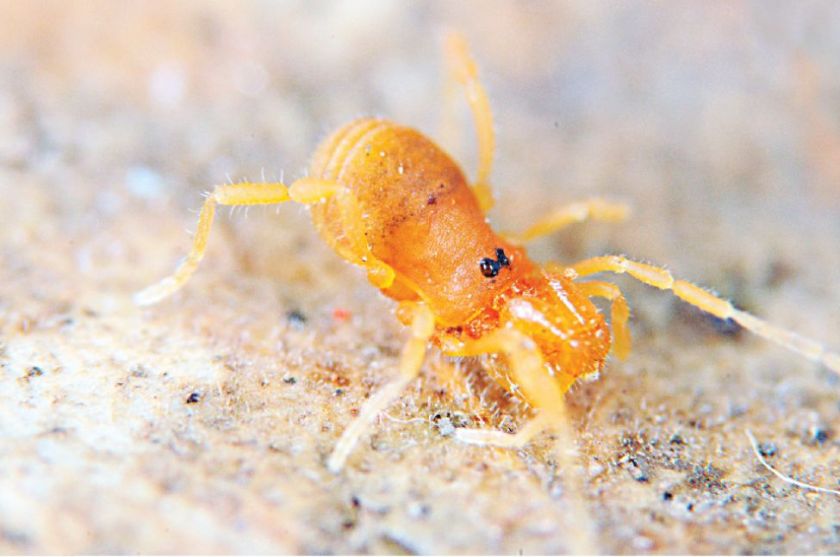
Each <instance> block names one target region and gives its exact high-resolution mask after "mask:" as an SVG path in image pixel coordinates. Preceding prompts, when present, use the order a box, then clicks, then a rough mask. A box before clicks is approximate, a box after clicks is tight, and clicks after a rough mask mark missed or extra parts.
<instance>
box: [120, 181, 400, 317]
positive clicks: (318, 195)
mask: <svg viewBox="0 0 840 557" xmlns="http://www.w3.org/2000/svg"><path fill="white" fill-rule="evenodd" d="M330 198H335V200H336V202H337V203H339V207H340V208H341V211H342V215H343V217H344V221H345V222H346V223H348V224H347V228H348V230H346V231H345V232H346V235H347V236H348V237H351V238H353V239H354V242H355V244H354V247H356V248H357V250H356V251H358V252H359V254H360V255H356V256H355V258H350V259H351V260H352V261H353V262H354V263H356V264H358V265H360V266H362V267H365V268H367V271H368V277H369V278H370V280H371V282H373V283H374V284H375V285H376V286H377V287H379V288H387V287H388V286H390V285H391V284H392V283H393V282H394V270H393V269H392V268H391V267H390V266H388V265H387V264H385V263H383V262H382V261H380V260H379V259H377V258H376V257H374V256H373V254H372V253H370V246H369V245H368V244H367V241H366V240H365V238H364V230H363V224H362V223H363V220H362V217H361V214H360V211H359V210H358V206H357V204H356V203H355V198H353V196H352V194H351V193H350V192H349V191H348V190H347V189H346V188H345V187H343V186H341V185H339V184H337V183H335V182H331V181H327V180H319V179H316V178H301V179H300V180H296V181H295V182H293V183H292V184H291V186H288V187H287V186H286V185H285V184H282V183H280V182H271V183H254V182H240V183H237V184H226V185H222V186H216V187H215V188H213V191H212V192H210V193H209V194H208V195H207V199H205V201H204V205H203V206H202V207H201V213H200V214H199V217H198V226H197V228H196V232H195V237H194V238H193V245H192V248H191V249H190V252H189V254H188V255H187V257H186V258H185V259H184V261H183V262H181V264H179V265H178V267H177V268H176V269H175V272H174V273H173V274H172V275H170V276H168V277H166V278H164V279H163V280H161V281H159V282H157V283H155V284H153V285H151V286H149V287H147V288H145V289H143V290H141V291H140V292H137V293H136V294H135V295H134V303H136V304H137V305H141V306H146V305H152V304H156V303H157V302H159V301H161V300H162V299H164V298H166V297H167V296H170V295H171V294H173V293H174V292H176V291H177V290H178V289H180V288H181V287H182V286H184V284H186V282H187V281H188V280H189V279H190V277H191V276H192V275H193V273H194V272H195V270H196V269H197V268H198V264H199V263H200V262H201V260H202V259H203V258H204V253H205V251H206V249H207V241H208V239H209V237H210V229H211V227H212V224H213V217H214V216H215V214H216V206H217V205H228V206H243V205H275V204H278V203H283V202H286V201H295V202H297V203H301V204H304V205H312V204H315V203H320V202H322V201H326V200H327V199H330Z"/></svg>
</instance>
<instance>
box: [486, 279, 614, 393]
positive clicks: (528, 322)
mask: <svg viewBox="0 0 840 557" xmlns="http://www.w3.org/2000/svg"><path fill="white" fill-rule="evenodd" d="M502 319H503V320H504V321H509V322H511V323H513V326H514V327H516V328H517V329H519V330H520V331H522V332H523V333H525V334H526V335H528V336H529V337H530V338H532V339H533V340H534V342H536V344H537V346H538V347H539V349H540V352H541V354H542V356H543V359H544V360H545V363H546V365H547V366H548V368H549V371H550V372H551V373H553V374H554V375H556V376H557V377H558V378H560V379H561V380H563V379H565V382H566V383H567V385H571V384H572V383H573V382H574V381H575V380H577V379H578V378H579V377H582V376H587V375H591V374H594V373H597V372H599V371H600V370H601V368H602V367H603V365H604V361H605V359H606V357H607V354H608V353H609V350H610V331H609V328H608V327H607V324H606V322H605V321H604V318H603V316H602V315H601V314H600V312H599V311H598V308H597V307H595V305H594V304H593V303H592V302H591V301H590V300H589V298H587V297H586V296H585V295H584V294H583V293H581V292H580V290H579V289H578V288H577V287H576V286H575V285H574V283H572V281H571V280H570V279H568V278H565V277H562V276H548V275H546V274H542V273H541V274H540V276H539V277H535V280H533V283H531V284H529V285H528V287H527V288H524V289H522V290H521V292H518V293H517V294H516V295H515V296H512V297H511V298H509V300H508V302H507V304H506V307H505V309H504V313H503V316H502Z"/></svg>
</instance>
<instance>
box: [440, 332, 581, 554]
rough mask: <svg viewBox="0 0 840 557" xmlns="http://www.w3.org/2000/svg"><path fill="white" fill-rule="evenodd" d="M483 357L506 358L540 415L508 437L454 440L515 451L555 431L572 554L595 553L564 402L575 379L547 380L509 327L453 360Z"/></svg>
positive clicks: (536, 355) (483, 434) (485, 434)
mask: <svg viewBox="0 0 840 557" xmlns="http://www.w3.org/2000/svg"><path fill="white" fill-rule="evenodd" d="M487 352H491V353H496V352H502V353H504V354H505V355H506V356H507V359H508V362H509V365H510V368H511V372H512V376H513V380H514V381H515V383H516V385H515V388H516V389H517V390H518V389H521V390H522V392H523V393H524V394H525V396H526V398H527V399H528V400H529V401H530V402H531V404H532V405H533V406H534V407H535V408H536V409H537V410H538V411H539V414H537V416H536V417H535V418H533V419H532V420H531V421H530V422H528V423H526V424H525V425H524V426H523V427H522V428H521V429H520V430H519V431H518V432H517V433H515V434H513V435H511V434H509V433H504V432H501V431H494V430H476V429H456V430H455V438H456V439H458V440H459V441H462V442H465V443H471V444H475V445H491V446H496V447H504V448H519V447H523V446H525V445H527V444H528V443H529V442H530V441H531V440H532V439H533V438H534V437H535V436H536V435H538V434H539V433H540V432H542V431H544V430H546V429H553V430H555V431H556V432H557V434H558V435H557V440H556V445H555V447H554V449H555V450H554V453H555V454H556V456H557V460H558V465H559V468H560V469H561V470H562V472H563V473H565V482H564V483H565V485H566V488H567V490H568V494H569V498H568V501H569V503H570V505H571V506H572V512H571V513H570V517H571V520H573V521H575V522H576V524H575V526H576V527H575V528H574V531H575V535H574V536H570V544H571V545H572V550H573V552H574V553H580V554H595V553H597V551H595V546H594V543H593V541H592V533H591V531H590V529H591V524H592V521H591V518H590V516H589V512H588V509H587V507H586V505H585V503H584V501H583V498H582V495H581V487H580V485H579V483H580V481H579V480H578V479H577V478H579V476H576V475H575V472H574V463H575V456H576V453H577V451H576V450H574V447H575V445H576V443H575V438H574V435H573V434H572V429H571V427H570V425H569V418H568V413H567V411H566V401H565V392H566V390H568V388H569V386H570V385H571V384H572V383H573V382H574V379H573V378H565V377H556V376H554V377H552V376H551V375H549V373H548V371H547V370H546V369H545V367H544V366H543V358H542V355H541V354H540V352H539V349H538V348H537V346H536V344H535V343H534V342H533V340H531V338H530V337H528V336H527V335H525V334H524V333H521V332H519V331H518V330H516V329H514V328H512V327H505V328H501V329H497V330H496V331H495V332H493V333H490V334H488V335H485V336H484V337H482V338H480V339H478V340H476V341H474V342H472V343H469V344H467V345H466V346H464V347H463V348H462V349H461V350H459V351H458V352H457V353H456V354H455V355H477V354H482V353H487ZM570 449H572V450H571V451H570Z"/></svg>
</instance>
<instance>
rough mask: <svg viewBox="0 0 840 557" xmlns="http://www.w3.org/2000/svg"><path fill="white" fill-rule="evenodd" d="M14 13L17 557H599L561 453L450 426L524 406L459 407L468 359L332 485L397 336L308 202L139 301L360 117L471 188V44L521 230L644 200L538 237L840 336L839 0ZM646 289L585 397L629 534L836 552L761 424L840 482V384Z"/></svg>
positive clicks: (596, 460)
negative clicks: (245, 199)
mask: <svg viewBox="0 0 840 557" xmlns="http://www.w3.org/2000/svg"><path fill="white" fill-rule="evenodd" d="M0 13H2V14H3V17H2V18H1V19H2V21H0V223H2V224H1V225H0V366H2V367H1V368H0V400H3V401H4V402H3V404H2V407H0V429H2V431H1V432H0V433H2V437H0V488H2V489H0V550H3V551H4V552H34V553H38V552H82V553H94V552H97V553H98V552H103V551H104V552H127V551H140V552H157V551H164V552H176V553H181V552H191V551H207V552H210V551H213V552H216V551H224V552H238V551H245V552H261V551H269V552H396V551H406V552H467V553H469V552H489V553H511V552H516V551H520V550H521V551H525V552H560V551H566V550H568V549H569V545H568V539H569V535H570V534H569V532H568V529H565V530H564V526H563V525H564V524H566V525H568V516H567V515H568V507H567V506H565V505H566V504H567V503H568V502H567V501H566V499H565V496H564V495H563V493H562V490H560V491H557V490H553V489H554V486H555V484H557V482H558V480H556V478H554V477H553V476H551V473H549V472H546V470H549V469H551V460H550V457H547V456H545V454H543V453H542V452H540V451H538V450H537V451H535V452H532V453H526V454H521V455H510V454H507V453H503V452H500V451H492V450H491V451H484V452H482V451H481V450H476V449H472V448H464V447H459V446H454V444H453V443H452V441H451V440H450V439H448V438H447V437H446V434H445V432H443V430H444V428H441V427H439V424H440V420H441V418H440V416H445V415H446V412H450V414H451V413H452V412H461V413H463V414H464V415H467V416H471V417H472V418H471V419H473V420H474V424H473V425H475V423H479V422H480V421H481V420H485V421H486V422H489V423H495V424H500V423H502V424H503V423H507V422H511V423H517V422H518V420H519V419H521V416H518V415H517V414H516V412H515V411H513V410H511V412H512V413H511V414H510V415H507V414H505V413H504V409H502V410H498V409H495V410H493V411H492V412H490V411H488V410H487V409H486V406H483V405H482V404H478V403H477V402H476V401H475V400H473V398H474V397H472V395H471V394H470V393H469V392H467V394H464V393H465V391H464V388H463V386H458V385H457V380H456V379H451V378H450V379H447V378H448V377H450V376H452V375H453V373H452V372H451V370H450V371H449V372H447V371H440V370H439V369H437V368H440V367H444V368H445V367H446V366H447V365H449V364H448V363H447V362H445V361H442V360H441V361H434V362H432V363H430V364H429V366H427V367H429V368H430V371H429V372H428V373H427V374H426V375H425V376H424V381H423V383H422V384H421V385H418V386H417V387H416V389H415V390H413V391H412V393H410V394H409V395H407V397H406V401H405V402H404V403H403V405H401V406H400V407H399V408H396V409H395V410H394V412H393V415H394V416H399V418H395V419H398V420H402V422H400V421H396V422H389V421H387V420H382V421H381V422H380V424H379V427H380V428H383V430H384V431H385V432H384V433H381V434H377V435H375V436H374V439H373V441H371V443H370V445H366V447H364V448H361V449H360V453H362V454H361V455H359V456H358V459H357V460H356V461H355V464H354V465H353V468H352V470H351V471H349V472H348V475H349V476H348V477H343V478H339V479H336V478H332V477H331V476H329V475H327V474H326V473H325V472H324V471H323V464H322V459H323V455H325V454H327V452H328V451H329V449H330V447H331V446H332V444H334V441H335V439H336V436H337V435H338V434H339V433H340V431H341V430H342V429H343V427H344V426H345V425H346V423H347V422H348V421H349V419H350V417H351V414H352V411H353V409H354V408H357V407H358V403H359V401H360V400H362V399H363V398H364V397H365V396H367V394H368V393H369V392H370V391H371V390H373V389H375V388H377V387H378V386H379V385H381V383H382V382H383V381H384V380H385V379H386V378H387V377H388V373H389V372H390V371H389V370H390V366H392V365H393V361H394V358H395V355H396V354H397V352H398V350H399V346H400V342H401V339H402V338H403V337H402V335H403V332H402V331H401V329H400V327H399V326H398V324H397V323H396V320H394V319H393V317H392V316H391V315H390V313H389V312H390V309H391V307H392V306H391V304H390V303H389V302H387V301H385V300H383V299H382V298H381V297H380V296H379V295H378V294H377V293H376V292H375V291H372V289H371V288H369V287H368V286H367V285H366V284H365V281H364V278H363V277H362V276H361V275H360V273H358V271H356V270H353V269H351V268H350V267H348V266H347V265H345V264H344V263H342V262H341V261H340V260H339V259H338V258H337V257H336V256H334V255H333V254H331V253H330V252H329V250H328V249H327V248H326V247H324V246H323V245H322V244H321V242H320V241H319V239H318V237H317V235H316V233H315V231H314V230H313V229H312V227H311V225H310V224H309V222H308V216H307V214H306V211H305V210H303V209H300V208H298V207H283V208H281V209H279V210H277V211H275V210H274V209H273V208H271V209H263V208H258V209H252V210H251V211H250V212H245V211H237V212H234V213H233V214H232V215H231V216H228V214H227V212H226V211H222V212H220V215H219V218H218V219H217V222H216V225H215V228H214V230H213V234H212V238H211V247H210V250H209V251H208V256H207V259H206V260H205V263H204V264H203V266H202V268H201V269H200V271H199V273H198V274H197V275H196V277H195V279H194V280H193V281H192V282H191V283H190V285H189V287H188V288H186V289H185V291H184V292H183V293H182V294H179V295H178V296H177V297H176V298H173V299H172V300H168V301H167V302H165V303H163V304H161V305H160V306H157V307H155V308H153V309H151V310H147V311H144V312H140V311H139V310H137V309H135V308H133V307H131V305H130V303H129V299H128V297H129V295H130V294H131V292H133V291H134V290H137V289H139V288H141V287H143V286H145V285H147V284H149V283H151V282H153V281H155V280H157V279H159V278H161V277H162V276H164V275H165V274H167V273H169V272H171V270H172V269H173V267H174V265H175V263H176V262H177V260H178V258H179V257H181V256H183V255H184V254H185V253H186V250H187V249H188V246H189V236H188V234H187V233H186V232H185V230H184V229H185V228H187V229H190V230H191V229H192V228H193V227H194V221H195V218H196V215H195V214H194V213H193V212H191V211H192V210H195V209H196V208H198V207H199V205H200V202H201V196H200V194H201V192H203V191H205V190H208V189H210V188H211V187H212V185H214V184H218V183H223V182H226V181H229V180H238V179H251V180H259V179H261V178H262V177H263V176H265V178H267V179H280V178H281V177H282V178H285V179H286V180H291V179H293V178H295V177H297V176H299V175H301V174H302V173H304V172H305V170H306V167H307V164H308V160H309V156H310V154H311V153H312V151H313V150H314V148H315V147H316V146H317V144H318V142H319V141H320V140H321V139H323V138H324V137H325V136H326V135H327V134H328V133H329V132H330V131H332V130H333V129H335V128H336V127H338V126H340V125H342V124H344V123H346V122H347V121H349V120H351V119H353V118H355V117H357V116H360V115H377V116H384V117H388V118H391V119H393V120H395V121H398V122H401V123H405V124H409V125H412V126H415V127H417V128H419V129H420V130H422V131H423V132H425V133H427V134H428V135H430V136H432V137H436V138H440V139H441V141H443V142H444V145H445V147H446V148H447V149H448V150H450V151H451V152H452V153H453V155H454V156H455V157H456V159H457V160H460V161H462V162H463V165H464V168H465V171H466V172H467V173H468V174H469V175H471V174H472V173H473V172H474V168H475V145H474V139H473V135H472V127H471V126H472V123H471V121H470V119H469V114H468V111H467V109H466V106H464V105H463V104H461V105H459V112H458V113H457V119H456V120H455V121H444V114H443V111H442V110H441V107H442V104H443V103H442V98H443V90H444V82H443V77H444V72H443V69H444V66H443V56H442V46H441V45H442V37H443V35H444V33H445V32H446V31H447V30H449V29H455V30H458V31H460V32H462V33H463V34H464V35H465V36H466V38H467V40H468V42H469V44H470V45H471V48H472V51H473V55H474V57H475V58H476V61H477V63H478V65H479V71H480V75H481V79H482V81H483V83H484V85H485V86H486V87H487V89H488V92H489V95H490V99H491V103H492V106H493V110H494V116H495V121H496V132H497V149H496V161H495V167H494V174H493V185H494V188H495V191H496V193H497V196H498V203H497V206H496V208H495V209H494V210H493V212H492V213H491V219H492V220H493V222H494V224H496V225H497V227H498V228H501V229H506V230H510V229H516V228H522V227H524V226H526V225H527V224H529V223H530V222H531V221H532V220H533V219H534V218H536V217H537V216H539V215H541V214H543V213H544V212H545V211H546V210H547V208H549V207H551V206H556V205H561V204H563V203H566V202H569V201H573V200H578V199H581V198H585V197H589V196H594V195H599V196H606V197H609V198H611V199H616V200H621V201H626V202H628V203H630V204H631V205H632V207H633V209H634V214H633V217H632V219H631V220H629V221H628V222H627V223H624V224H621V225H617V226H615V225H613V226H606V225H600V224H586V225H583V226H580V227H576V228H573V229H569V230H568V231H564V232H563V233H561V234H558V235H556V236H554V237H551V238H547V239H542V240H540V241H539V242H536V243H535V245H534V246H533V249H532V253H533V254H534V255H535V257H538V258H541V259H543V260H547V259H552V260H563V261H574V260H576V259H579V258H583V257H587V256H591V255H596V254H600V253H605V252H612V253H626V254H629V255H632V256H633V257H636V258H639V259H643V260H651V261H654V262H657V263H662V264H667V265H669V267H670V268H671V269H672V270H673V272H674V273H675V274H676V275H679V276H680V277H684V278H687V279H691V280H695V281H697V282H699V283H701V284H704V285H708V286H711V287H714V288H716V289H717V290H718V291H719V292H721V293H722V294H723V295H725V296H728V297H731V298H732V299H733V300H734V301H735V302H736V303H737V304H739V305H740V306H742V307H745V308H746V309H749V310H750V311H753V312H755V313H757V314H759V315H761V316H764V317H767V318H768V319H770V320H771V321H773V322H774V323H777V324H781V325H785V326H788V327H790V328H793V329H795V330H797V331H799V332H802V333H805V334H808V335H811V336H813V337H816V338H818V339H821V340H823V341H826V342H827V343H828V344H829V345H831V346H833V347H834V348H835V349H838V348H840V335H838V334H837V331H838V330H840V249H838V245H840V57H838V52H840V3H836V2H829V1H825V2H817V1H802V2H795V3H790V2H758V1H756V2H702V3H700V2H676V3H653V2H588V1H580V2H572V1H569V2H540V1H533V2H518V3H509V2H502V1H489V2H487V1H482V2H478V1H475V2H472V1H469V2H458V3H454V2H426V3H421V2H413V1H399V2H390V1H384V0H383V1H373V0H365V1H358V2H326V1H306V2H304V1H300V2H291V1H288V2H286V1H284V2H268V1H253V2H237V3H233V2H190V1H183V2H177V3H171V2H142V3H138V2H94V1H79V2H72V3H68V2H57V1H56V2H47V1H34V2H0ZM447 130H448V133H444V132H446V131H447ZM278 213H279V214H278ZM620 282H621V285H622V287H623V288H625V289H626V290H627V292H628V296H629V298H630V302H631V305H632V306H633V308H634V324H633V326H634V331H635V333H636V336H637V349H636V353H635V354H634V356H633V357H631V359H630V360H629V361H628V362H627V363H623V364H622V363H613V364H612V365H611V367H610V370H609V371H608V373H607V374H605V376H604V377H603V378H602V379H601V380H600V381H599V382H597V383H595V384H592V385H586V386H582V387H579V388H578V389H576V390H575V391H573V393H572V394H573V397H571V398H572V399H573V404H574V405H575V406H574V408H573V415H574V418H575V428H576V431H578V432H579V434H580V436H581V437H580V442H581V448H582V453H583V455H582V457H581V465H580V466H581V467H580V470H577V471H576V473H577V474H578V475H579V476H580V477H581V478H583V480H584V482H585V485H586V496H587V501H588V502H587V505H589V506H590V508H591V509H592V511H591V512H592V515H593V516H595V517H597V518H592V519H591V520H592V521H593V528H595V530H596V531H597V532H598V533H599V538H600V539H599V543H600V544H602V546H600V547H599V548H600V549H601V550H602V551H611V552H626V551H630V552H634V553H646V552H659V551H661V552H666V553H668V552H671V553H672V552H706V551H711V552H724V553H729V552H806V553H807V552H815V551H820V552H823V551H824V552H835V553H836V552H840V523H838V522H837V518H836V517H837V516H840V507H838V502H837V500H836V498H835V499H830V498H826V497H817V496H813V495H812V494H807V493H805V492H802V491H798V490H795V489H793V488H791V487H790V486H785V485H784V484H782V483H780V482H778V480H775V479H773V477H772V476H769V475H768V473H767V472H766V470H763V469H762V468H760V467H757V465H756V461H755V459H754V456H753V455H752V453H751V452H750V450H749V446H748V445H747V444H746V441H745V438H744V436H743V430H744V429H745V428H746V427H751V428H752V429H753V431H754V432H755V433H756V434H757V435H758V434H761V435H760V437H762V438H763V439H768V440H770V441H768V442H771V443H774V444H773V447H774V450H773V451H772V452H773V454H774V455H776V456H775V458H777V459H780V460H778V461H774V463H775V464H778V465H779V467H780V468H782V469H784V470H785V471H786V473H789V474H793V475H795V476H796V477H798V478H800V479H803V481H805V480H807V481H813V482H816V483H821V484H822V485H828V486H829V487H830V486H832V485H833V486H834V487H837V485H838V484H837V481H838V478H840V464H838V462H840V443H839V442H838V440H837V437H836V433H837V431H840V421H839V420H840V418H839V417H838V416H839V415H840V406H838V403H837V401H838V397H837V392H838V391H837V387H838V385H837V381H836V377H833V376H830V375H829V374H828V373H827V372H825V370H820V369H818V368H815V366H813V365H810V364H809V363H807V362H803V361H801V360H800V359H798V358H797V357H796V356H792V355H789V354H787V353H786V352H784V351H783V350H782V349H778V348H775V347H769V346H767V344H766V343H762V342H760V341H757V340H756V339H753V338H750V337H748V336H745V335H742V334H739V333H738V332H737V331H735V330H733V329H732V328H731V327H728V326H726V325H725V324H721V323H717V322H714V321H712V320H709V319H706V318H705V317H703V316H701V315H699V314H698V313H697V312H694V311H692V310H690V309H686V308H685V307H684V306H683V305H680V304H678V303H676V302H674V301H673V300H672V298H671V297H669V296H667V295H664V294H661V293H657V292H652V291H651V289H648V288H643V287H639V286H637V285H635V284H633V283H631V282H629V281H624V280H622V281H620ZM339 310H340V311H339ZM345 315H349V316H350V317H349V318H348V319H344V318H343V317H342V316H345ZM289 316H293V318H290V317H289ZM297 316H300V319H298V317H297ZM432 368H434V370H432ZM457 373H458V370H456V373H454V375H457ZM450 380H451V381H452V382H453V383H452V384H450ZM339 391H341V392H340V393H339ZM103 393H104V394H103ZM193 393H198V398H199V400H200V402H198V403H196V402H191V403H189V404H188V403H186V402H185V401H186V400H187V399H189V398H190V396H191V395H192V394H193ZM337 393H338V394H337ZM494 408H495V407H494ZM430 416H431V417H434V416H438V419H437V420H436V421H435V420H433V419H432V418H430ZM445 419H446V420H449V418H445ZM412 420H414V421H412ZM403 422H404V423H403ZM406 424H408V425H406ZM410 424H414V425H410ZM674 436H677V437H674ZM675 438H679V439H680V440H681V441H679V442H674V441H673V440H674V439H675ZM768 451H769V449H768ZM404 455H407V456H404ZM360 463H361V464H360ZM409 471H410V473H411V476H410V477H405V476H406V475H407V474H408V472H409ZM756 478H758V479H756ZM560 483H562V482H560ZM558 485H559V484H558ZM665 494H669V495H668V496H666V495H665ZM501 498H503V499H504V500H505V502H506V505H505V508H499V507H500V506H499V505H498V501H499V500H500V499H501ZM453 501H459V502H460V503H459V505H457V506H455V505H454V504H453ZM564 517H566V518H564ZM179 524H184V525H185V527H184V528H179V527H178V525H179Z"/></svg>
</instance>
